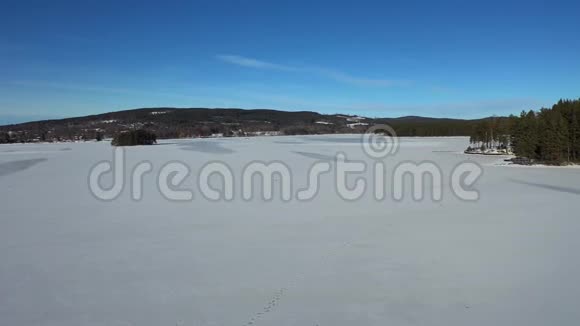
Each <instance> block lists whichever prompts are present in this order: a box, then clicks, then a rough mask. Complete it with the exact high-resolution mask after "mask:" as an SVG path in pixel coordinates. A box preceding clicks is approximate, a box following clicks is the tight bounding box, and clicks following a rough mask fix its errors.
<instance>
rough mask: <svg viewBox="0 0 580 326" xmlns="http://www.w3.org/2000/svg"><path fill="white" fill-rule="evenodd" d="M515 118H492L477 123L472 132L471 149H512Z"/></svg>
mask: <svg viewBox="0 0 580 326" xmlns="http://www.w3.org/2000/svg"><path fill="white" fill-rule="evenodd" d="M514 122H515V117H514V116H510V117H509V118H505V117H491V118H487V119H483V120H481V121H480V122H479V123H477V124H476V125H475V126H474V127H473V129H472V132H471V135H470V138H469V142H470V143H471V145H472V146H470V148H469V149H471V148H478V149H481V150H486V149H508V148H509V147H510V141H511V136H510V135H511V133H512V126H513V125H514Z"/></svg>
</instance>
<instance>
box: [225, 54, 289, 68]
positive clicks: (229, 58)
mask: <svg viewBox="0 0 580 326" xmlns="http://www.w3.org/2000/svg"><path fill="white" fill-rule="evenodd" d="M217 57H218V59H220V60H222V61H224V62H227V63H231V64H234V65H238V66H242V67H248V68H258V69H273V70H287V71H296V70H299V69H298V68H294V67H290V66H286V65H280V64H276V63H271V62H266V61H262V60H257V59H252V58H246V57H242V56H239V55H229V54H220V55H218V56H217Z"/></svg>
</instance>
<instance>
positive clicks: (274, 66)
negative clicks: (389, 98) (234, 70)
mask: <svg viewBox="0 0 580 326" xmlns="http://www.w3.org/2000/svg"><path fill="white" fill-rule="evenodd" d="M217 58H218V59H219V60H221V61H223V62H226V63H229V64H233V65H237V66H241V67H246V68H254V69H268V70H281V71H290V72H301V73H308V74H315V75H318V76H322V77H325V78H329V79H332V80H335V81H337V82H341V83H345V84H349V85H355V86H361V87H393V86H407V85H409V84H410V83H411V82H409V81H404V80H393V79H375V78H367V77H359V76H353V75H350V74H348V73H345V72H343V71H340V70H336V69H329V68H322V67H295V66H289V65H284V64H278V63H273V62H267V61H263V60H258V59H254V58H248V57H243V56H239V55H230V54H220V55H218V56H217Z"/></svg>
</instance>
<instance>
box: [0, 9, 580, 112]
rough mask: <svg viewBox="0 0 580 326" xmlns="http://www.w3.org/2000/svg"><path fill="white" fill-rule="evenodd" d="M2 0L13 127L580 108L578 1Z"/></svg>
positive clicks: (3, 106)
mask: <svg viewBox="0 0 580 326" xmlns="http://www.w3.org/2000/svg"><path fill="white" fill-rule="evenodd" d="M120 2H121V1H39V2H31V1H3V4H2V10H1V11H0V31H1V32H0V123H2V122H4V123H7V122H14V121H25V120H31V119H39V118H48V117H67V116H81V115H86V114H92V113H101V112H110V111H116V110H122V109H132V108H138V107H156V106H171V107H241V108H248V109H249V108H275V109H283V110H313V111H319V112H323V113H338V112H340V113H351V114H361V115H367V116H386V117H394V116H404V115H424V116H435V117H458V118H477V117H484V116H489V115H494V114H495V115H506V114H510V113H516V114H517V113H519V112H520V111H521V110H523V109H536V108H539V107H541V106H548V105H551V104H552V103H554V102H555V101H557V100H558V99H559V98H578V97H580V41H579V34H580V19H579V18H578V13H579V12H580V4H579V3H578V2H577V1H576V2H574V1H570V2H558V1H518V2H510V1H497V2H495V1H478V2H477V3H476V2H473V1H452V2H443V1H421V2H416V1H376V2H366V1H356V2H355V1H353V2H350V3H348V2H346V1H344V2H343V1H304V2H301V1H237V2H222V1H198V2H194V1H180V2H173V1H164V2H162V3H160V2H157V3H155V2H147V1H134V2H127V1H124V2H123V3H120Z"/></svg>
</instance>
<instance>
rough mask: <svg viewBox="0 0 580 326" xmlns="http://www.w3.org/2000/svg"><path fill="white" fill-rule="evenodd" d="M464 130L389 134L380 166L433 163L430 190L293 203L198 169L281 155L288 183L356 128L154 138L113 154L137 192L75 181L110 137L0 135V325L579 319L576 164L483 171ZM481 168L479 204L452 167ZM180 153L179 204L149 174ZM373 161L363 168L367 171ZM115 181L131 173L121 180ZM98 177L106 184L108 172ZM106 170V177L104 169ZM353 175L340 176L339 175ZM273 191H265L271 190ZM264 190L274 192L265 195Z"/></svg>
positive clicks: (324, 196) (332, 194) (350, 154)
mask: <svg viewBox="0 0 580 326" xmlns="http://www.w3.org/2000/svg"><path fill="white" fill-rule="evenodd" d="M467 145H468V139H467V138H403V139H401V143H400V149H399V152H398V153H397V154H396V155H394V156H389V157H387V158H386V159H384V162H385V164H386V165H387V174H388V171H392V169H393V168H394V167H395V166H396V165H397V164H398V163H400V162H403V161H411V162H421V161H424V160H429V161H432V162H434V163H436V164H437V165H438V166H439V167H440V168H441V171H443V173H444V191H443V200H441V201H439V202H434V201H432V200H430V199H425V200H423V201H419V202H417V201H414V200H413V198H412V197H411V196H410V195H409V196H406V197H405V198H404V199H403V200H402V201H395V200H393V199H391V196H390V190H389V187H390V185H387V195H386V198H385V199H384V200H381V201H377V200H375V199H374V196H373V195H372V193H371V192H369V193H368V194H367V195H365V196H364V197H363V198H361V199H359V200H355V201H346V200H342V199H341V198H340V197H339V196H338V195H337V192H336V191H335V187H334V183H333V182H332V180H333V174H332V173H329V174H325V175H323V176H321V178H320V182H321V188H320V191H319V193H318V195H317V196H316V197H315V198H314V199H312V200H310V201H307V202H301V201H298V200H296V199H293V200H290V201H289V202H283V201H282V200H280V199H279V197H276V196H275V198H274V200H272V201H270V202H264V201H263V199H260V198H259V197H257V198H255V199H253V200H251V201H244V200H242V199H241V197H240V195H239V193H238V191H237V190H236V192H235V194H234V197H235V198H234V200H233V201H231V202H224V201H210V200H206V199H205V198H204V197H203V196H202V195H201V194H200V191H199V189H197V187H196V184H197V174H198V171H199V169H200V168H201V167H202V166H203V165H204V164H206V163H208V162H211V161H221V162H224V163H227V164H228V165H229V166H230V167H231V168H232V170H233V171H234V172H235V173H234V174H235V180H236V181H238V180H239V174H240V173H241V170H242V168H243V167H244V166H246V165H247V164H248V163H250V162H252V161H254V160H260V161H265V162H269V161H273V160H277V161H281V162H283V163H285V164H287V165H288V166H289V167H290V169H291V172H292V175H293V181H294V186H295V187H294V189H299V188H302V187H305V186H306V184H307V180H308V179H307V175H308V169H309V167H310V166H311V165H312V164H313V163H315V162H317V161H329V162H332V160H333V157H334V155H335V154H336V152H338V151H341V152H344V153H345V154H346V155H347V158H348V160H364V161H365V162H367V163H372V162H373V160H372V159H371V158H369V157H367V156H366V155H365V154H364V153H363V150H362V149H361V146H360V144H359V136H354V135H343V136H309V137H304V136H296V137H257V138H251V139H245V138H231V139H196V140H175V141H163V142H162V143H161V144H159V145H156V146H145V147H133V148H128V149H127V152H126V158H127V162H126V167H127V169H130V168H131V167H133V166H135V165H136V164H138V162H141V161H143V160H148V161H150V163H151V164H152V165H153V171H152V172H151V173H149V174H146V175H145V176H144V178H143V183H144V192H143V199H142V200H141V201H134V200H132V199H131V196H130V190H131V187H130V186H129V184H128V185H127V186H126V187H125V189H124V191H123V193H122V194H121V196H120V197H119V198H118V199H116V200H113V201H102V200H98V199H96V198H95V197H93V195H92V194H91V192H90V190H89V187H88V175H89V170H90V169H91V167H92V166H94V165H95V164H97V163H98V162H100V161H103V160H111V159H112V151H113V148H112V147H111V146H110V145H109V144H108V143H104V142H103V143H78V144H75V143H70V144H25V145H3V146H0V325H10V326H20V325H22V326H24V325H26V326H31V325H55V326H56V325H58V326H67V325H71V326H72V325H75V326H77V325H136V326H144V325H155V326H159V325H170V326H173V325H180V326H181V325H191V326H194V325H276V326H281V325H307V326H315V325H321V326H323V325H329V326H339V325H349V326H351V325H380V326H383V325H397V326H399V325H441V326H449V325H485V326H488V325H510V326H511V325H526V326H530V325H575V324H577V323H578V320H580V310H579V309H578V303H579V302H580V281H579V275H580V253H579V251H578V248H580V236H579V232H580V218H579V216H578V211H580V196H579V195H580V169H557V168H542V167H537V168H513V167H503V166H497V165H495V163H496V162H497V159H498V158H497V157H486V156H478V155H463V154H462V153H461V152H462V151H463V150H464V149H465V148H466V147H467ZM465 160H471V161H476V162H477V163H479V164H481V165H482V166H483V168H484V174H483V175H482V176H481V178H480V179H479V180H478V181H477V183H476V184H475V185H474V187H473V188H474V189H477V190H478V191H479V193H480V199H479V200H478V201H476V202H466V201H462V200H459V199H458V198H456V197H455V196H454V195H453V194H452V193H451V191H450V189H449V186H450V185H449V174H450V173H451V171H452V170H453V168H454V167H455V166H456V165H457V164H459V163H460V162H462V161H465ZM171 161H181V162H184V163H186V164H187V165H188V166H189V167H190V169H191V176H190V177H189V178H188V179H187V180H186V181H185V182H184V183H183V184H182V185H181V186H180V187H181V188H184V189H192V190H193V193H194V198H193V199H192V200H191V201H188V202H172V201H168V200H167V199H165V198H164V197H163V196H162V195H161V194H160V192H159V191H158V190H157V179H156V178H155V176H156V173H158V171H159V170H160V169H161V168H162V166H163V165H164V164H166V163H168V162H171ZM369 166H370V165H369ZM127 178H128V177H127ZM105 179H106V180H104V182H105V183H107V182H108V181H107V180H108V179H111V178H110V176H109V178H107V177H105ZM109 181H110V180H109ZM351 181H352V180H351ZM275 193H276V192H275ZM276 194H278V193H276Z"/></svg>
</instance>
